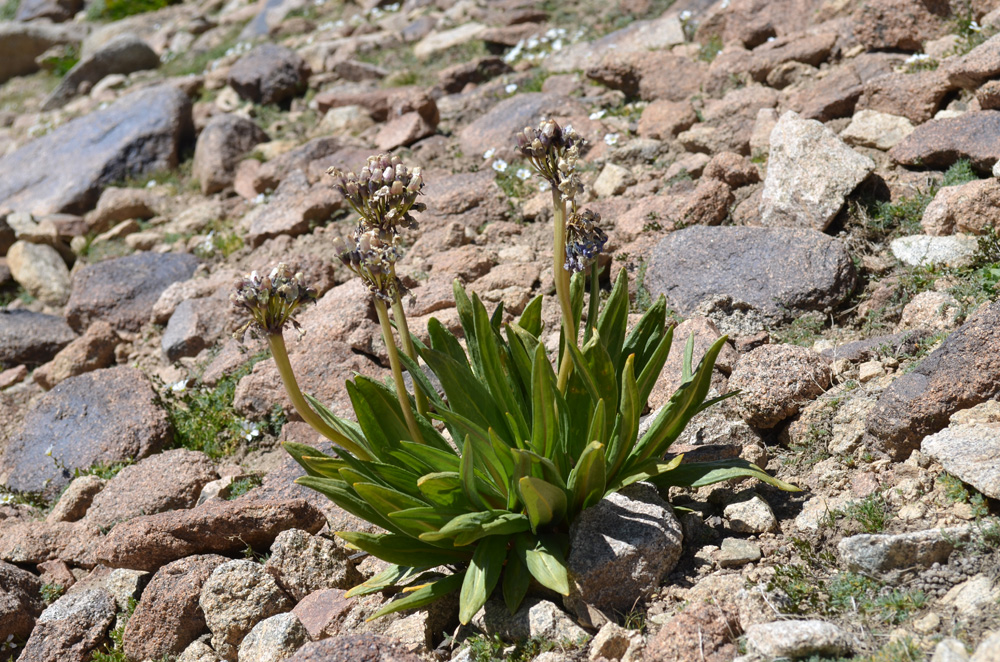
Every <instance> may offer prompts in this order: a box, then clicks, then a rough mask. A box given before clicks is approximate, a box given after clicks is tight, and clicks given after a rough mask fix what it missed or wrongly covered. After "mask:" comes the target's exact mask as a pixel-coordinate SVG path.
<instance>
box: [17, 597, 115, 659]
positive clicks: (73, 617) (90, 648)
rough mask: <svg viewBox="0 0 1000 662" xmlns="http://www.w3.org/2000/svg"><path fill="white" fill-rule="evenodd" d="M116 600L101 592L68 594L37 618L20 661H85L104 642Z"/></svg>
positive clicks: (113, 616)
mask: <svg viewBox="0 0 1000 662" xmlns="http://www.w3.org/2000/svg"><path fill="white" fill-rule="evenodd" d="M116 611H117V610H116V606H115V600H114V598H112V597H111V595H110V594H109V593H108V592H107V591H104V590H102V589H90V590H86V591H80V592H78V593H67V594H66V595H64V596H62V597H61V598H59V599H58V600H56V601H55V602H53V603H52V604H51V605H50V606H49V607H48V608H47V609H46V610H45V611H43V612H42V615H41V616H39V617H38V622H37V624H36V625H35V629H34V630H32V632H31V638H29V639H28V643H26V644H25V645H24V650H23V651H21V656H20V657H19V658H18V660H20V661H21V662H53V661H54V660H59V662H86V661H87V660H89V659H90V658H91V656H92V655H93V653H94V652H95V651H96V650H97V647H98V646H100V645H101V644H102V643H104V642H105V641H106V637H107V633H108V630H109V629H110V628H111V623H112V622H113V621H114V620H115V612H116Z"/></svg>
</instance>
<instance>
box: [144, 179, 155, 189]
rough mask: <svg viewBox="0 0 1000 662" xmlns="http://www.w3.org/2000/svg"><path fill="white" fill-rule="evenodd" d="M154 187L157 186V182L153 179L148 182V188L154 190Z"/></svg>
mask: <svg viewBox="0 0 1000 662" xmlns="http://www.w3.org/2000/svg"><path fill="white" fill-rule="evenodd" d="M154 186H156V180H155V179H151V180H149V181H148V182H146V188H153V187H154Z"/></svg>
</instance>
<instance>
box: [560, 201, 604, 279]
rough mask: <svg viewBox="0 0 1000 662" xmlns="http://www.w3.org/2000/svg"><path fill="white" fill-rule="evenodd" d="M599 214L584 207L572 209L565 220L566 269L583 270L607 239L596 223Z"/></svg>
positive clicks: (602, 247) (599, 216)
mask: <svg viewBox="0 0 1000 662" xmlns="http://www.w3.org/2000/svg"><path fill="white" fill-rule="evenodd" d="M600 222H601V215H600V214H598V213H597V212H595V211H590V210H589V209H585V210H583V211H582V212H579V213H577V212H576V211H574V212H573V213H572V214H570V215H569V219H568V220H567V221H566V264H565V269H566V271H583V270H584V269H586V268H587V266H588V265H589V264H590V263H591V262H592V261H593V260H594V258H596V257H597V256H598V255H599V254H600V252H601V251H602V250H604V244H606V243H607V241H608V235H606V234H605V233H604V230H602V229H601V228H600V227H598V225H597V224H598V223H600Z"/></svg>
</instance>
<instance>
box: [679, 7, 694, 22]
mask: <svg viewBox="0 0 1000 662" xmlns="http://www.w3.org/2000/svg"><path fill="white" fill-rule="evenodd" d="M680 19H681V20H682V21H690V20H691V12H690V11H688V10H687V9H685V10H684V11H682V12H681V15H680Z"/></svg>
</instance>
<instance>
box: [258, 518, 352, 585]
mask: <svg viewBox="0 0 1000 662" xmlns="http://www.w3.org/2000/svg"><path fill="white" fill-rule="evenodd" d="M349 556H350V552H348V551H347V550H346V549H344V548H343V547H338V546H337V545H336V544H334V543H333V542H332V541H330V540H327V539H326V538H322V537H319V536H311V535H309V534H308V533H306V532H305V531H300V530H298V529H291V530H288V531H282V532H281V533H280V534H279V535H278V537H277V538H275V540H274V544H273V545H271V557H270V558H269V559H268V560H267V563H265V564H264V567H265V568H266V569H267V571H268V572H270V573H271V574H272V575H273V576H274V578H275V579H276V580H277V581H278V584H279V585H280V586H281V588H283V589H284V590H285V592H287V593H288V594H289V595H290V596H292V598H293V599H295V600H296V601H298V600H301V599H302V598H304V597H306V596H307V595H309V594H310V593H312V592H314V591H318V590H321V589H325V588H339V589H349V588H352V587H354V586H355V585H356V584H360V583H361V582H362V581H363V577H362V576H361V574H360V573H358V572H357V570H356V569H355V567H354V564H353V563H352V562H350V561H349V560H348V557H349Z"/></svg>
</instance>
